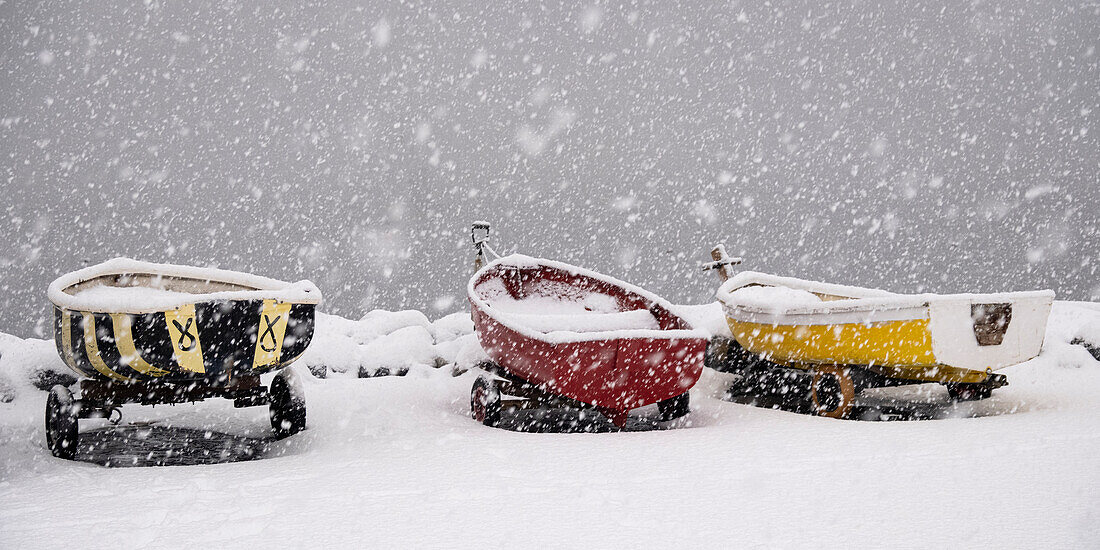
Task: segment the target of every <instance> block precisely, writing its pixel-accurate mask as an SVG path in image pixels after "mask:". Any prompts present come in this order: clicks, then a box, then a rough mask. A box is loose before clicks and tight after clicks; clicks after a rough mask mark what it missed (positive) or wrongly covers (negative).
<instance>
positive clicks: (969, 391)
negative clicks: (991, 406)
mask: <svg viewBox="0 0 1100 550" xmlns="http://www.w3.org/2000/svg"><path fill="white" fill-rule="evenodd" d="M947 394H948V395H950V396H951V400H952V401H980V400H982V399H989V398H990V397H992V396H993V388H990V387H989V386H986V385H984V384H964V383H949V384H947Z"/></svg>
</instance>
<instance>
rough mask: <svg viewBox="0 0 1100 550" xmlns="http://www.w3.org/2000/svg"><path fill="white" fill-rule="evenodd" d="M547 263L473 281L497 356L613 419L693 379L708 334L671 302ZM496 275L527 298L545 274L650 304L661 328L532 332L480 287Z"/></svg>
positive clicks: (497, 268)
mask: <svg viewBox="0 0 1100 550" xmlns="http://www.w3.org/2000/svg"><path fill="white" fill-rule="evenodd" d="M505 260H507V258H506V259H505ZM549 263H550V264H552V265H545V264H539V265H537V266H532V265H524V266H523V267H522V268H518V269H517V268H515V267H514V266H509V265H507V264H495V263H494V264H490V265H489V266H487V267H486V268H485V269H483V270H482V271H480V272H478V274H477V275H475V279H474V280H473V281H471V285H470V294H471V297H470V302H471V304H472V307H473V320H474V327H475V329H476V331H477V336H478V339H479V340H480V342H481V345H482V347H483V348H484V349H485V352H486V353H487V354H488V355H489V357H490V358H492V359H493V361H495V362H496V363H497V364H499V365H500V366H501V367H502V368H504V369H505V370H506V371H508V372H509V373H510V374H513V375H515V376H517V377H519V378H523V379H525V380H527V381H529V382H532V383H535V384H538V385H539V386H541V387H542V388H543V389H544V390H546V391H548V392H551V393H554V394H558V395H562V396H565V397H568V398H571V399H575V400H577V401H580V402H583V403H588V404H590V405H594V406H596V407H599V408H601V409H605V410H607V412H608V413H610V414H609V416H611V417H612V419H613V420H617V422H616V423H620V422H618V421H621V420H625V411H628V410H630V409H633V408H636V407H641V406H644V405H649V404H652V403H656V402H658V401H663V400H665V399H669V398H672V397H676V396H677V395H680V394H682V393H684V392H685V391H687V390H688V389H690V388H691V387H692V386H694V385H695V383H696V382H697V381H698V380H699V375H700V374H701V372H702V368H703V353H704V350H705V349H706V345H707V340H706V338H705V337H703V336H702V335H700V334H699V333H698V332H697V331H693V330H692V329H691V326H690V324H689V323H688V322H687V321H685V320H684V319H683V318H681V317H679V316H677V315H676V314H674V313H672V312H671V311H670V310H669V309H668V307H667V303H665V302H664V301H663V300H660V299H659V298H657V297H655V296H653V295H649V294H648V293H645V291H643V290H641V289H637V288H634V287H627V286H623V285H625V283H622V284H616V283H618V282H617V281H614V280H613V279H609V278H604V277H602V276H598V275H596V274H591V273H590V272H583V271H581V272H580V273H577V272H572V271H570V270H567V269H562V267H563V266H564V264H558V263H556V262H549ZM565 267H568V266H565ZM494 277H495V278H501V279H503V280H504V281H505V282H506V284H507V285H508V292H509V293H511V294H513V296H520V297H523V296H524V294H525V292H526V291H525V289H526V288H530V287H532V286H534V285H537V284H538V281H539V280H548V279H549V280H552V281H553V282H554V283H555V284H558V285H561V284H563V283H564V285H567V286H568V287H572V288H577V289H580V291H581V292H598V293H600V294H603V295H607V296H611V297H612V298H613V299H614V300H615V301H616V303H617V304H618V307H619V309H620V311H631V310H637V309H642V310H647V311H648V312H649V313H651V314H652V315H653V317H654V318H655V320H656V322H657V325H658V326H659V330H647V331H637V332H636V334H644V336H643V337H638V336H632V335H630V334H629V332H630V331H627V332H626V333H624V332H622V331H619V332H615V331H612V332H606V333H599V332H595V333H590V334H578V335H577V338H575V339H574V340H578V341H568V340H570V338H568V337H566V338H562V337H561V336H560V334H559V333H556V334H559V335H558V336H557V337H551V336H549V335H545V334H542V333H539V332H537V331H532V330H530V329H527V328H526V327H524V326H522V323H515V322H510V321H511V320H510V319H509V318H508V316H507V315H501V314H499V313H497V312H495V311H493V307H492V305H491V302H487V301H486V300H483V299H481V298H482V297H481V296H479V295H478V294H477V291H476V290H475V287H477V285H479V284H480V283H482V282H484V281H487V280H489V279H491V278H494ZM479 302H480V303H479ZM603 335H607V337H602V336H603ZM616 417H618V418H616Z"/></svg>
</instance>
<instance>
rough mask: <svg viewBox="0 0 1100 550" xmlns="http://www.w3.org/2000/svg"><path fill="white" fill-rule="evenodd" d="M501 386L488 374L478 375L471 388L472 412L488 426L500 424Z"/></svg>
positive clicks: (476, 418) (475, 418)
mask: <svg viewBox="0 0 1100 550" xmlns="http://www.w3.org/2000/svg"><path fill="white" fill-rule="evenodd" d="M500 409H501V406H500V386H499V384H498V383H497V381H496V380H495V379H493V378H490V377H488V376H484V375H483V376H478V377H477V380H475V381H474V386H473V388H471V389H470V414H471V416H473V417H474V420H477V421H478V422H481V423H482V424H484V425H486V426H491V427H496V426H497V425H499V424H500Z"/></svg>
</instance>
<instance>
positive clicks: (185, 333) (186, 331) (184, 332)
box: [172, 319, 198, 351]
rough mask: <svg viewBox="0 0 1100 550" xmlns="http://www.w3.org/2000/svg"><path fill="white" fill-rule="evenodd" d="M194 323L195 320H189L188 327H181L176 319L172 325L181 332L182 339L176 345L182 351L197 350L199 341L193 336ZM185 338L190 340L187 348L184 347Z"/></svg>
mask: <svg viewBox="0 0 1100 550" xmlns="http://www.w3.org/2000/svg"><path fill="white" fill-rule="evenodd" d="M192 322H194V319H188V320H187V326H184V325H181V324H180V322H179V321H177V320H175V319H172V324H173V325H176V330H178V331H179V332H180V339H179V341H178V342H176V345H177V346H179V348H180V350H181V351H191V350H193V349H195V343H196V342H198V340H197V339H196V338H195V336H194V335H193V334H191V323H192ZM184 338H186V339H187V340H188V343H187V345H186V346H185V345H183V339H184Z"/></svg>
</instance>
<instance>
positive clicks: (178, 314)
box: [164, 304, 206, 373]
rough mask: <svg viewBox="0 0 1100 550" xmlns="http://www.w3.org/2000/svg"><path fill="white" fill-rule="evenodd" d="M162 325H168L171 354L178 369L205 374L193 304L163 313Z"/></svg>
mask: <svg viewBox="0 0 1100 550" xmlns="http://www.w3.org/2000/svg"><path fill="white" fill-rule="evenodd" d="M164 323H165V324H166V325H168V336H169V338H171V340H172V354H173V355H174V356H175V357H176V363H178V364H179V366H180V368H181V369H183V370H185V371H188V372H198V373H205V372H206V366H205V365H203V362H202V343H201V342H199V324H198V320H197V319H195V304H185V305H182V306H180V307H178V308H176V309H172V310H168V311H165V312H164Z"/></svg>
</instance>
